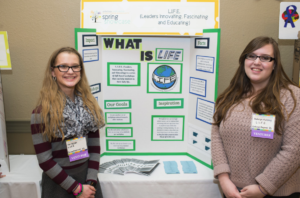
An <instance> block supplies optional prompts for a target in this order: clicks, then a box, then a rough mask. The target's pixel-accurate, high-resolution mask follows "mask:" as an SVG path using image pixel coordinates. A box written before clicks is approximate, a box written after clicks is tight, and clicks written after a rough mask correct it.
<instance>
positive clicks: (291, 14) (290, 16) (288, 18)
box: [281, 5, 299, 28]
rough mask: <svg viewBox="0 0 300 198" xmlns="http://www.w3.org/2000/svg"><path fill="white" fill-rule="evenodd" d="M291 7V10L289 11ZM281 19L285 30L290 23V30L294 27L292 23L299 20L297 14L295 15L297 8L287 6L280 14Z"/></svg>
mask: <svg viewBox="0 0 300 198" xmlns="http://www.w3.org/2000/svg"><path fill="white" fill-rule="evenodd" d="M290 7H292V8H293V9H289V8H290ZM281 17H282V19H283V20H284V21H285V24H284V27H285V28H286V27H287V25H288V24H289V23H290V24H291V26H292V28H294V27H295V24H294V22H296V21H297V20H298V19H299V14H298V13H297V7H296V6H294V5H289V6H288V7H286V10H285V11H284V12H283V13H282V16H281Z"/></svg>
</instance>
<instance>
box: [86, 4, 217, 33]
mask: <svg viewBox="0 0 300 198" xmlns="http://www.w3.org/2000/svg"><path fill="white" fill-rule="evenodd" d="M81 28H95V29H97V34H99V35H164V36H166V35H168V36H196V35H197V36H199V35H202V34H203V33H202V30H203V29H212V28H219V0H173V1H172V0H168V1H166V0H157V1H155V2H153V1H144V0H140V1H139V0H123V1H122V0H113V1H112V0H106V1H105V0H99V1H96V0H82V1H81Z"/></svg>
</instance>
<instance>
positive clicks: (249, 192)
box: [241, 184, 267, 198]
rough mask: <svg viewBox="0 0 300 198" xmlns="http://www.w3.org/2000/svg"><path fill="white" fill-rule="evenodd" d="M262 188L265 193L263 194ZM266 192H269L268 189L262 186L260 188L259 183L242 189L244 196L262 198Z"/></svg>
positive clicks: (246, 197) (245, 197) (244, 197)
mask: <svg viewBox="0 0 300 198" xmlns="http://www.w3.org/2000/svg"><path fill="white" fill-rule="evenodd" d="M261 190H262V191H263V193H265V194H263V193H262V192H261ZM266 194H267V192H266V190H265V189H263V188H262V187H260V189H259V185H257V184H253V185H249V186H246V187H244V188H243V189H242V190H241V196H242V198H262V197H264V196H265V195H266Z"/></svg>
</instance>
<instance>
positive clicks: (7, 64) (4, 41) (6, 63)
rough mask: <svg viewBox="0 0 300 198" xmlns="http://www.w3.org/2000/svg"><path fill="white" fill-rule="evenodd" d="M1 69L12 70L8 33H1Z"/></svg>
mask: <svg viewBox="0 0 300 198" xmlns="http://www.w3.org/2000/svg"><path fill="white" fill-rule="evenodd" d="M0 69H4V70H11V61H10V53H9V47H8V36H7V32H5V31H0Z"/></svg>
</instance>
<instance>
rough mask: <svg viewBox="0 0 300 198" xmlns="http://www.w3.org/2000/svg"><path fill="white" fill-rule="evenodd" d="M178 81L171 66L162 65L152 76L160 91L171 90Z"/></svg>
mask: <svg viewBox="0 0 300 198" xmlns="http://www.w3.org/2000/svg"><path fill="white" fill-rule="evenodd" d="M176 80H177V75H176V72H175V70H174V69H173V68H172V67H170V66H169V65H160V66H159V67H157V68H156V69H155V70H154V72H153V74H152V81H153V83H154V85H155V86H156V87H157V88H159V89H164V90H166V89H170V88H171V87H173V86H174V84H175V82H176Z"/></svg>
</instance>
